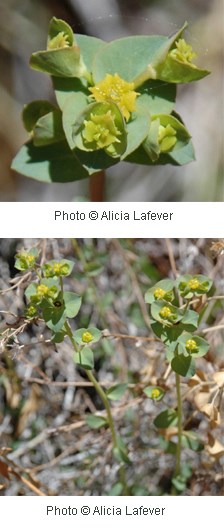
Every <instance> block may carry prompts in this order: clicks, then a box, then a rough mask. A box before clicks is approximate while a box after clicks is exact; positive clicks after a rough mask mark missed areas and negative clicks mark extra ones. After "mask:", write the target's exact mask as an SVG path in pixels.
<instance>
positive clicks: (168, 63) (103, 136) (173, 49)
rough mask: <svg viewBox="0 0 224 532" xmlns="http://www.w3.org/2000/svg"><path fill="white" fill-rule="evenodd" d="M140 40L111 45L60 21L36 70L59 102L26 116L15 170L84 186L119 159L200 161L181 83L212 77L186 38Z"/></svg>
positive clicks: (32, 108) (32, 106)
mask: <svg viewBox="0 0 224 532" xmlns="http://www.w3.org/2000/svg"><path fill="white" fill-rule="evenodd" d="M186 26H187V24H186V23H185V24H184V25H183V27H182V28H181V29H180V30H178V31H177V32H176V33H175V34H174V35H172V36H171V37H165V36H161V35H159V36H158V35H152V36H133V37H125V38H122V39H117V40H115V41H112V42H109V43H105V42H104V41H102V40H100V39H97V38H95V37H89V36H86V35H74V34H73V31H72V29H71V27H70V26H69V25H68V24H67V23H66V22H64V21H63V20H59V19H56V18H55V17H54V18H53V19H52V20H51V21H50V25H49V32H48V39H47V49H46V50H44V51H40V52H36V53H33V54H32V56H31V59H30V66H31V67H32V68H34V69H36V70H39V71H41V72H44V73H46V74H49V75H50V76H51V78H52V82H53V87H54V91H55V96H56V103H50V102H48V101H45V100H37V101H34V102H31V103H29V104H27V105H26V106H25V108H24V110H23V122H24V126H25V128H26V130H27V131H28V132H29V134H30V140H29V141H28V142H27V143H26V144H25V145H24V146H23V147H22V148H21V150H20V151H19V153H18V154H17V155H16V157H15V159H14V161H13V164H12V168H13V169H15V170H17V171H18V172H20V173H22V174H24V175H26V176H28V177H33V178H35V179H38V180H40V181H44V182H48V183H49V182H63V183H64V182H69V181H77V180H80V179H83V178H85V177H88V176H91V175H94V174H96V173H97V172H100V171H102V170H105V169H106V168H108V167H110V166H112V165H115V164H117V163H118V162H119V161H122V160H124V161H128V162H130V163H138V164H145V165H156V164H173V165H183V164H186V163H188V162H190V161H192V160H194V149H193V145H192V142H191V136H190V133H189V132H188V130H187V128H186V127H185V125H184V123H183V121H182V119H181V117H180V116H179V115H178V114H177V113H176V112H175V110H174V105H175V100H176V85H177V84H178V83H188V82H192V81H196V80H199V79H201V78H203V77H204V76H206V75H207V74H208V73H209V72H208V71H207V70H202V69H200V68H198V67H197V66H196V65H195V64H194V62H193V61H194V58H195V56H196V54H195V53H194V52H193V50H192V47H191V45H189V44H187V43H186V42H185V40H184V38H183V32H184V30H185V28H186Z"/></svg>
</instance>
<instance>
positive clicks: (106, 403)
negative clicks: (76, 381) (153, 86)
mask: <svg viewBox="0 0 224 532" xmlns="http://www.w3.org/2000/svg"><path fill="white" fill-rule="evenodd" d="M85 372H86V375H87V377H88V379H89V380H90V382H92V384H93V386H94V388H95V390H96V391H97V393H98V395H99V396H100V398H101V399H102V401H103V404H104V406H105V409H106V412H107V419H108V423H109V427H110V430H111V434H112V440H113V444H114V447H117V444H118V442H117V434H116V430H115V426H114V421H113V418H112V414H111V409H110V404H109V401H108V398H107V396H106V394H105V392H104V390H103V388H102V387H101V385H100V384H99V382H98V381H97V380H96V379H95V377H94V375H93V373H92V371H91V370H90V369H86V370H85Z"/></svg>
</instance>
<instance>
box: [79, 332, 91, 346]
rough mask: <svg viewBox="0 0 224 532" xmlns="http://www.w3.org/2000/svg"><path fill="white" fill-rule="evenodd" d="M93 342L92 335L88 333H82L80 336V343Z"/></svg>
mask: <svg viewBox="0 0 224 532" xmlns="http://www.w3.org/2000/svg"><path fill="white" fill-rule="evenodd" d="M92 340H93V335H92V333H90V332H89V331H86V332H84V333H83V335H82V341H83V342H85V343H86V344H89V342H92Z"/></svg>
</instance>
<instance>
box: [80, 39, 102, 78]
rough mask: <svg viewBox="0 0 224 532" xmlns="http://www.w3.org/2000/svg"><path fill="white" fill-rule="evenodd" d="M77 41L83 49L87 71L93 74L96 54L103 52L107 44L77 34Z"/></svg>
mask: <svg viewBox="0 0 224 532" xmlns="http://www.w3.org/2000/svg"><path fill="white" fill-rule="evenodd" d="M75 39H76V42H77V44H78V46H79V47H80V49H81V53H82V58H83V61H84V63H85V65H86V67H87V69H88V70H89V72H92V70H93V61H94V59H95V56H96V53H97V52H99V51H100V50H102V49H103V48H104V46H106V44H107V43H105V42H104V41H102V39H98V38H97V37H92V36H89V35H82V34H77V33H76V34H75Z"/></svg>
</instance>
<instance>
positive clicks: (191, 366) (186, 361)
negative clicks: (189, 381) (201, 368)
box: [171, 355, 195, 377]
mask: <svg viewBox="0 0 224 532" xmlns="http://www.w3.org/2000/svg"><path fill="white" fill-rule="evenodd" d="M171 368H172V370H173V371H175V373H178V375H182V377H193V375H194V374H195V361H194V359H193V358H192V356H185V355H176V356H174V358H173V359H172V360H171Z"/></svg>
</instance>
